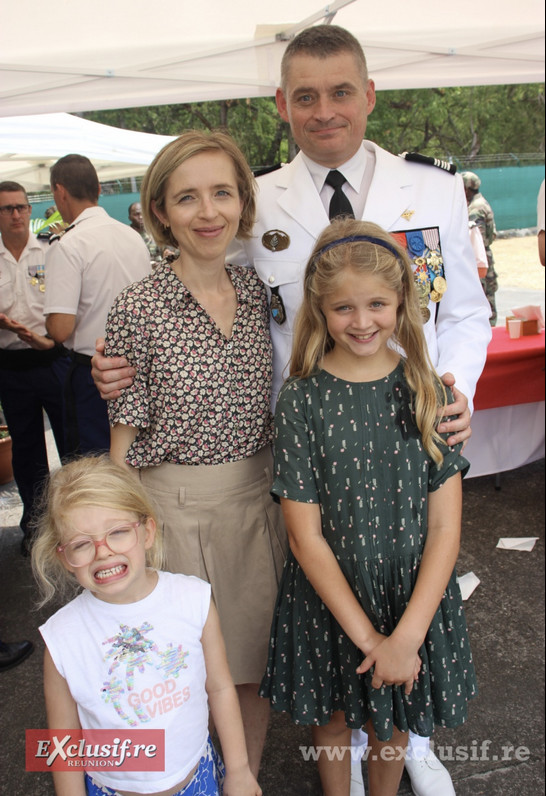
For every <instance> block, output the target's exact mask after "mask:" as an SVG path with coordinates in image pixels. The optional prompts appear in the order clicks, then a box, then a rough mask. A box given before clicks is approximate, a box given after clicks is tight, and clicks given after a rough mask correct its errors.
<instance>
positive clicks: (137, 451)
mask: <svg viewBox="0 0 546 796" xmlns="http://www.w3.org/2000/svg"><path fill="white" fill-rule="evenodd" d="M141 203H142V209H143V215H144V219H145V225H146V228H147V229H148V230H149V231H150V232H151V233H152V235H153V237H154V238H155V240H156V242H157V243H158V244H159V245H161V246H171V247H172V246H175V247H176V248H177V249H178V250H179V252H180V253H179V256H178V257H177V258H176V259H174V260H172V261H169V262H167V261H165V262H163V263H162V264H161V265H159V266H158V267H157V268H156V269H155V270H154V272H153V274H151V275H150V276H149V277H147V278H145V279H144V280H142V281H141V282H138V283H136V284H134V285H131V286H130V287H128V288H127V289H126V290H124V291H123V292H122V293H121V294H120V296H119V297H118V298H117V300H116V301H115V303H114V305H113V307H112V309H111V311H110V315H109V318H108V322H107V328H106V352H107V354H108V355H110V356H123V357H125V358H126V359H127V360H128V361H129V363H130V364H131V365H133V366H134V368H135V370H136V376H135V379H134V382H133V384H132V385H131V386H130V387H127V388H126V389H125V390H124V391H123V393H122V395H121V396H120V397H119V398H117V399H116V400H113V401H110V403H109V406H108V410H109V416H110V423H111V426H112V431H111V456H112V458H113V459H114V460H115V461H116V462H118V463H119V464H122V465H124V466H126V467H129V468H132V469H133V470H134V471H135V472H138V473H139V475H140V478H141V480H142V483H143V484H144V485H145V486H146V488H147V489H148V490H149V492H150V494H151V495H152V497H153V498H154V499H155V501H156V503H157V504H158V506H159V507H160V519H161V524H162V527H163V531H164V547H165V559H166V567H167V569H169V570H170V571H172V572H183V573H184V574H188V575H197V576H199V577H201V578H203V579H205V580H207V581H209V582H210V583H211V585H212V592H213V596H214V599H215V601H216V604H217V606H218V612H219V615H220V622H221V625H222V630H223V634H224V637H225V639H226V645H227V654H228V661H229V665H230V669H231V673H232V675H233V678H234V681H235V683H236V687H237V693H238V695H239V699H240V702H241V711H242V715H243V722H244V725H245V733H246V738H247V744H248V749H249V759H250V765H251V769H252V771H253V772H254V774H255V775H256V776H257V773H258V769H259V765H260V758H261V753H262V748H263V743H264V739H265V733H266V730H267V723H268V718H269V705H268V703H267V701H266V700H264V699H261V698H260V697H259V696H258V684H259V682H260V679H261V676H262V674H263V671H264V668H265V663H266V660H267V647H268V629H269V625H270V621H271V616H272V611H273V606H274V602H275V596H276V592H277V586H278V581H279V578H280V573H281V570H282V566H283V562H284V552H285V538H286V537H285V532H284V527H283V524H282V517H281V513H280V511H279V510H278V507H277V506H276V505H275V504H274V502H273V500H272V498H271V496H270V495H269V489H270V486H271V482H272V456H271V447H270V446H271V440H272V416H271V412H270V397H271V373H272V349H271V341H270V337H269V309H268V302H267V295H266V289H265V287H264V286H263V284H262V282H261V281H260V279H259V278H258V276H257V274H256V272H255V271H254V269H253V268H243V267H240V266H231V265H229V264H226V251H227V247H228V245H229V244H230V243H231V241H232V240H233V239H234V238H235V237H236V236H239V237H242V238H245V237H249V236H250V234H251V231H252V226H253V223H254V214H255V182H254V178H253V175H252V173H251V171H250V169H249V167H248V165H247V163H246V160H245V158H244V156H243V154H242V153H241V152H240V150H239V149H238V147H237V146H236V144H235V143H234V141H233V140H232V139H231V138H230V137H229V136H228V135H226V134H224V133H219V132H214V133H204V132H200V131H188V132H186V133H184V134H183V135H181V136H180V137H179V138H177V139H176V140H175V141H173V142H171V143H170V144H168V145H167V146H166V147H165V148H164V149H162V150H161V152H160V153H159V154H158V155H157V157H156V158H155V159H154V161H153V162H152V164H151V166H150V167H149V169H148V171H147V173H146V176H145V177H144V181H143V183H142V190H141Z"/></svg>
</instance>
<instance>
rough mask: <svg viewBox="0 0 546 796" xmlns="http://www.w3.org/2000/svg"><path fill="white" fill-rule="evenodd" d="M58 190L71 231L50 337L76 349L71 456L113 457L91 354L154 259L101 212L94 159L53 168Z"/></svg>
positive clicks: (56, 257)
mask: <svg viewBox="0 0 546 796" xmlns="http://www.w3.org/2000/svg"><path fill="white" fill-rule="evenodd" d="M51 190H52V193H53V198H54V200H55V204H56V206H57V208H58V209H59V212H60V213H61V215H62V217H63V220H64V221H65V222H67V223H68V224H69V225H70V226H69V227H68V228H67V229H66V230H65V231H64V233H63V234H62V236H61V237H60V238H59V239H58V240H57V241H53V242H52V244H51V250H50V252H49V254H48V279H49V282H48V291H47V294H46V301H45V306H44V313H45V314H46V328H47V332H48V334H49V335H50V336H51V337H52V338H53V339H54V340H55V341H56V342H57V343H66V345H67V347H68V348H70V349H71V358H72V362H71V366H70V369H69V371H68V373H67V374H66V377H65V418H66V420H65V425H66V431H67V454H68V455H72V454H76V453H82V454H84V453H89V452H90V451H100V450H102V451H107V450H108V449H109V445H110V426H109V424H108V412H107V410H106V405H105V404H104V401H102V400H101V398H100V396H99V393H98V391H97V389H96V387H95V385H94V383H93V380H92V378H91V355H92V354H93V351H94V348H95V340H96V338H97V337H100V336H102V335H104V328H105V325H106V318H107V316H108V311H109V309H110V307H111V306H112V303H113V301H114V299H115V298H116V296H117V295H118V294H119V293H120V292H121V291H122V290H123V288H124V287H126V286H127V285H129V284H131V283H132V282H136V281H137V280H139V279H142V277H144V276H146V274H148V273H149V272H150V257H149V253H148V249H147V247H146V245H145V243H144V241H143V240H142V238H140V237H139V236H138V235H135V234H134V231H133V230H132V229H130V227H128V226H127V225H126V224H121V223H120V222H119V221H115V220H114V219H113V218H111V217H110V216H109V215H108V214H107V213H106V211H105V210H104V208H102V207H99V206H98V199H99V193H100V185H99V180H98V177H97V172H96V171H95V168H94V166H93V164H92V163H91V161H90V160H89V159H88V158H86V157H83V156H82V155H66V156H65V157H63V158H61V159H60V160H58V161H57V163H55V165H54V166H53V167H52V168H51Z"/></svg>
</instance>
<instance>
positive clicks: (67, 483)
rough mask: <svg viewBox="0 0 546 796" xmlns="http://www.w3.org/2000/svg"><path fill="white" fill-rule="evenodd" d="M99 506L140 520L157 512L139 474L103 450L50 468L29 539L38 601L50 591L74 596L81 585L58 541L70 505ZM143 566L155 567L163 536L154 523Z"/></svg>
mask: <svg viewBox="0 0 546 796" xmlns="http://www.w3.org/2000/svg"><path fill="white" fill-rule="evenodd" d="M92 506H100V507H104V508H111V509H115V510H117V511H125V512H128V513H131V514H134V515H135V516H137V517H138V518H139V519H140V520H141V522H145V521H146V520H147V519H148V518H152V519H153V520H154V521H155V522H156V524H157V520H156V512H155V509H154V506H153V504H152V501H151V499H150V498H149V496H148V495H147V493H146V491H145V490H144V487H143V486H142V485H141V483H140V481H139V480H138V478H136V477H135V475H133V474H132V473H131V472H130V471H129V470H127V469H125V468H124V467H120V466H119V465H117V464H114V463H113V462H112V461H111V460H110V458H109V457H108V456H106V455H102V456H86V457H82V458H80V459H74V460H73V461H71V462H69V463H68V464H65V465H64V467H61V468H60V469H59V470H56V471H55V472H54V473H52V474H51V475H50V477H49V479H48V481H47V483H46V486H45V488H44V492H43V495H42V511H41V513H40V515H39V517H38V519H37V521H36V523H35V527H36V537H35V541H34V543H33V545H32V569H33V572H34V576H35V578H36V580H37V582H38V585H39V587H40V592H41V596H42V600H41V602H40V603H39V605H40V606H43V605H44V604H45V603H47V602H49V600H51V599H53V597H58V598H59V599H60V600H62V601H63V602H64V601H66V600H67V599H69V598H71V597H74V596H75V594H76V593H77V591H78V590H79V588H80V586H79V584H78V582H77V580H76V578H75V577H74V576H73V575H72V573H71V572H69V571H68V570H67V569H66V568H65V567H64V565H63V562H62V560H61V558H60V554H59V553H58V552H57V547H58V546H59V545H60V544H62V541H63V534H64V533H65V532H66V531H67V530H68V529H69V526H68V516H69V513H70V512H71V511H72V510H73V509H79V508H86V507H92ZM146 561H147V564H148V566H150V567H154V568H156V569H160V568H161V565H162V562H163V556H162V540H161V533H160V529H159V527H158V528H157V530H156V534H155V539H154V543H153V545H152V547H151V548H150V549H149V550H147V551H146Z"/></svg>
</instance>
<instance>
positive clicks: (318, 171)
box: [301, 143, 368, 193]
mask: <svg viewBox="0 0 546 796" xmlns="http://www.w3.org/2000/svg"><path fill="white" fill-rule="evenodd" d="M301 156H302V159H303V162H304V163H305V165H306V166H307V168H308V170H309V173H310V175H311V178H312V180H313V182H314V183H315V187H316V189H317V191H318V192H319V193H320V192H321V191H322V189H323V187H324V181H325V179H326V177H327V176H328V172H330V171H332V169H329V168H328V167H327V166H321V165H320V163H316V162H315V161H314V160H311V158H310V157H308V156H307V155H306V154H305V153H304V152H302V153H301ZM367 160H368V155H367V152H366V149H365V148H364V143H362V145H361V146H360V148H359V149H358V150H357V151H356V152H355V154H354V155H353V157H352V158H350V159H349V160H348V161H347V162H346V163H342V164H341V166H338V167H337V169H336V171H339V172H341V174H343V176H344V177H345V179H346V180H347V182H348V183H349V185H350V186H351V188H352V189H353V190H354V191H356V193H359V192H360V186H361V185H362V178H363V177H364V172H365V170H366V163H367Z"/></svg>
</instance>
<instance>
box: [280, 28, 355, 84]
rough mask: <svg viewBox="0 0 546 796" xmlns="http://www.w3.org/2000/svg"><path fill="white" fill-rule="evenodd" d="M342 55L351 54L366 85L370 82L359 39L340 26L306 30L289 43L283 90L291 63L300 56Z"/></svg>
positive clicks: (286, 52)
mask: <svg viewBox="0 0 546 796" xmlns="http://www.w3.org/2000/svg"><path fill="white" fill-rule="evenodd" d="M340 53H351V54H352V55H354V57H355V59H356V62H357V64H358V66H359V68H360V71H361V73H362V79H363V81H364V84H366V83H367V82H368V66H367V64H366V56H365V55H364V50H363V49H362V47H361V45H360V42H359V41H358V39H357V38H356V37H355V36H353V34H352V33H349V31H348V30H345V28H341V27H339V25H315V26H314V27H311V28H305V30H302V31H301V33H298V35H297V36H296V37H295V38H293V39H292V41H290V42H289V44H288V46H287V48H286V50H285V51H284V55H283V58H282V61H281V88H282V90H283V91H286V85H287V82H288V70H289V68H290V61H291V60H292V58H294V57H296V56H298V55H310V56H312V57H313V58H322V59H324V58H329V57H330V56H332V55H339V54H340Z"/></svg>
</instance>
